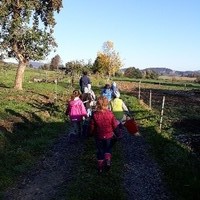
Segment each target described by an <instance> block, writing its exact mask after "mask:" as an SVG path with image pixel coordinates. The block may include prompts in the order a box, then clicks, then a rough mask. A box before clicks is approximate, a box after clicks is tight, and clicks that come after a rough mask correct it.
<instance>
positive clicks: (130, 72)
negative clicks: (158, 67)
mask: <svg viewBox="0 0 200 200" xmlns="http://www.w3.org/2000/svg"><path fill="white" fill-rule="evenodd" d="M124 76H126V77H129V78H142V72H141V71H140V70H139V69H136V68H135V67H129V68H127V69H126V70H125V71H124Z"/></svg>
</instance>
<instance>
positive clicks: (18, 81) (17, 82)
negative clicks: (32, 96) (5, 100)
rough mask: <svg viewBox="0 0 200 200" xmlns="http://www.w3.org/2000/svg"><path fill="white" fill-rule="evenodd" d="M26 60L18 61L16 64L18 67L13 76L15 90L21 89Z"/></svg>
mask: <svg viewBox="0 0 200 200" xmlns="http://www.w3.org/2000/svg"><path fill="white" fill-rule="evenodd" d="M26 64H27V63H26V62H21V61H20V62H19V64H18V69H17V73H16V77H15V86H14V88H15V89H16V90H22V89H23V88H22V83H23V78H24V71H25V68H26Z"/></svg>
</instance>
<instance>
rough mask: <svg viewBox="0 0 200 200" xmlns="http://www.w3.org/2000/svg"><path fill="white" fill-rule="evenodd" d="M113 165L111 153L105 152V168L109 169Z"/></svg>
mask: <svg viewBox="0 0 200 200" xmlns="http://www.w3.org/2000/svg"><path fill="white" fill-rule="evenodd" d="M110 167H111V154H110V153H105V169H106V171H109V170H110Z"/></svg>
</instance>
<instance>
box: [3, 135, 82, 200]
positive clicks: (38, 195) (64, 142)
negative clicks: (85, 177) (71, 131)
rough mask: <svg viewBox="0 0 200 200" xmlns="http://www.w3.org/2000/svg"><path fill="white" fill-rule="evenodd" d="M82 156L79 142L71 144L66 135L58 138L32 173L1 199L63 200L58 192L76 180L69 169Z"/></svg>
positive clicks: (73, 173) (71, 168) (21, 179)
mask: <svg viewBox="0 0 200 200" xmlns="http://www.w3.org/2000/svg"><path fill="white" fill-rule="evenodd" d="M82 153H83V145H82V143H81V142H78V144H77V143H71V142H70V141H69V137H68V135H67V134H65V135H63V136H61V137H60V138H59V140H58V141H57V142H56V143H55V145H54V146H53V148H52V149H51V150H49V151H48V152H47V153H46V155H45V156H43V158H42V159H41V160H40V161H39V163H38V164H37V165H36V166H35V167H34V169H33V170H31V171H30V172H28V174H27V175H26V176H24V177H21V178H20V179H19V182H18V183H17V185H16V186H15V187H13V188H10V189H9V190H8V191H7V192H6V193H5V196H4V198H3V199H5V200H49V199H63V197H62V189H63V188H64V187H66V185H67V184H68V183H69V182H70V181H71V180H72V179H73V177H75V176H76V172H75V171H74V170H73V165H76V162H77V159H76V158H77V157H79V156H80V155H81V154H82Z"/></svg>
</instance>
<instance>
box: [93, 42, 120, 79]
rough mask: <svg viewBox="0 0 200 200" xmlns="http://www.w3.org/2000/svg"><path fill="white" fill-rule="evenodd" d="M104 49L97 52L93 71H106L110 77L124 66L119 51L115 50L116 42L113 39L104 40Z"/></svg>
mask: <svg viewBox="0 0 200 200" xmlns="http://www.w3.org/2000/svg"><path fill="white" fill-rule="evenodd" d="M102 49H103V51H102V52H98V54H97V58H96V60H95V62H94V66H93V71H94V72H100V73H104V74H106V75H108V76H109V77H110V76H114V75H115V73H116V72H117V71H119V69H120V67H121V66H122V62H121V59H120V57H119V53H118V52H116V51H115V50H114V43H113V42H111V41H107V42H104V43H103V48H102Z"/></svg>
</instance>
